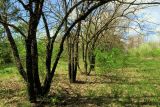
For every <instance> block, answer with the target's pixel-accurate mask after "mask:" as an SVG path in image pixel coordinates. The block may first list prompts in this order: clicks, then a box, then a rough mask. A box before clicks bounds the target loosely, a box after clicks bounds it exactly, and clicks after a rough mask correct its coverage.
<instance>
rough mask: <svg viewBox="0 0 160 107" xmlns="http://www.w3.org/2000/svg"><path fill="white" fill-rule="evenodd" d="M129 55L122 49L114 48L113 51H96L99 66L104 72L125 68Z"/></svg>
mask: <svg viewBox="0 0 160 107" xmlns="http://www.w3.org/2000/svg"><path fill="white" fill-rule="evenodd" d="M127 57H128V56H127V53H125V52H124V51H123V50H122V49H118V48H113V49H112V50H111V51H108V52H106V51H99V50H97V51H96V58H97V63H98V64H97V66H98V67H100V69H102V70H103V71H104V70H105V71H106V70H111V69H114V68H119V67H123V66H125V62H126V61H127Z"/></svg>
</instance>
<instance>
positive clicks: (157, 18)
mask: <svg viewBox="0 0 160 107" xmlns="http://www.w3.org/2000/svg"><path fill="white" fill-rule="evenodd" d="M137 16H138V17H139V19H140V20H146V21H145V22H144V23H143V24H142V28H143V30H140V28H139V27H138V25H137V24H132V25H131V26H132V27H133V26H134V27H136V30H137V31H138V32H141V33H143V34H144V35H145V40H146V41H160V6H153V7H149V8H145V9H143V10H141V11H140V12H138V15H137ZM137 34H138V33H137V32H136V31H134V30H133V29H130V30H129V36H132V35H137Z"/></svg>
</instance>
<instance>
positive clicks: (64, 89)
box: [0, 58, 160, 107]
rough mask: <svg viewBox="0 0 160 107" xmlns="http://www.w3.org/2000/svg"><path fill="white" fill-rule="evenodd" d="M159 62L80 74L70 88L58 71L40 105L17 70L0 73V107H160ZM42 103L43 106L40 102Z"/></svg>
mask: <svg viewBox="0 0 160 107" xmlns="http://www.w3.org/2000/svg"><path fill="white" fill-rule="evenodd" d="M159 59H160V58H145V59H142V60H141V61H134V63H130V65H127V67H124V68H119V69H111V70H107V71H106V72H103V73H99V72H92V74H91V75H90V76H85V75H81V74H80V73H79V74H78V77H77V83H74V84H70V83H69V81H68V75H67V72H65V71H61V70H59V71H57V73H56V75H55V77H54V80H53V84H52V87H51V91H50V94H49V96H48V97H46V98H39V100H40V101H39V103H38V104H37V105H35V104H30V103H29V102H28V100H27V96H26V95H27V94H26V90H25V83H24V82H23V81H22V80H21V78H20V76H19V74H18V73H17V71H16V68H15V67H10V68H8V67H7V68H6V67H4V68H2V69H1V70H0V72H1V73H0V87H1V88H0V107H32V106H39V107H43V106H44V107H53V106H55V107H56V106H58V107H59V106H62V107H106V106H109V107H123V106H127V107H137V106H140V107H143V106H144V107H157V106H160V102H159V101H160V78H159V76H160V69H159V68H160V62H159ZM41 100H43V102H41Z"/></svg>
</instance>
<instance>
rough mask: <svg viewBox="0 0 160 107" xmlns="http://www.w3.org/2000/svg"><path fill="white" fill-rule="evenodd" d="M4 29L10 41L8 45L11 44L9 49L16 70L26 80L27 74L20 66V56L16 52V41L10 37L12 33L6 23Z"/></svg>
mask: <svg viewBox="0 0 160 107" xmlns="http://www.w3.org/2000/svg"><path fill="white" fill-rule="evenodd" d="M3 26H4V28H5V30H6V33H7V38H8V41H9V43H10V46H11V49H12V52H13V56H14V59H15V63H16V66H17V68H18V71H19V73H20V74H21V76H22V78H23V79H24V80H25V81H27V74H26V72H25V70H24V68H23V66H22V63H21V60H20V57H19V52H18V49H17V46H16V43H15V41H14V39H13V37H12V34H11V31H10V29H9V27H8V26H7V25H3Z"/></svg>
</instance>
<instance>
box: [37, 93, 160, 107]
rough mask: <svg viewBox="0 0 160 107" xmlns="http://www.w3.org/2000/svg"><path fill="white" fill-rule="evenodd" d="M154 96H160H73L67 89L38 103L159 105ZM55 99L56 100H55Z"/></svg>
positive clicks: (41, 105)
mask: <svg viewBox="0 0 160 107" xmlns="http://www.w3.org/2000/svg"><path fill="white" fill-rule="evenodd" d="M154 98H160V96H141V97H129V96H128V97H127V96H126V97H123V96H121V95H118V96H117V95H112V96H111V95H105V96H80V95H76V96H72V95H69V94H67V93H66V92H65V91H63V92H62V93H59V94H58V95H54V96H52V95H51V96H49V97H48V98H47V99H48V100H46V101H44V100H43V102H39V103H37V105H36V106H38V107H46V106H47V107H48V106H49V107H52V106H58V107H59V106H60V107H63V106H67V107H97V106H99V107H106V106H109V105H111V104H117V105H118V106H127V107H128V106H159V105H160V102H159V101H155V100H154ZM53 99H54V100H53Z"/></svg>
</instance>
